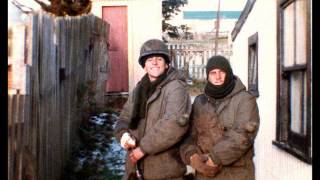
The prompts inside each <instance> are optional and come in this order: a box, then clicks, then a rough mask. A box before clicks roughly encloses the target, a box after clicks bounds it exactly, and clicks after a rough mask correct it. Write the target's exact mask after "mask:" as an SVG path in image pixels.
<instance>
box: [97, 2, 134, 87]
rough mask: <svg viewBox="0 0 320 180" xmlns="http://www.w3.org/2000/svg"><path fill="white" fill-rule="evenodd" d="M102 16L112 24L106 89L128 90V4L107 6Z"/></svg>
mask: <svg viewBox="0 0 320 180" xmlns="http://www.w3.org/2000/svg"><path fill="white" fill-rule="evenodd" d="M102 18H103V20H105V21H107V22H108V23H109V24H110V34H109V45H110V46H109V57H110V61H109V62H110V64H109V65H110V71H109V73H108V75H107V76H108V78H107V85H106V91H107V92H108V93H115V92H128V89H129V88H128V86H129V82H128V28H127V24H128V23H127V22H128V21H127V7H126V6H105V7H103V9H102Z"/></svg>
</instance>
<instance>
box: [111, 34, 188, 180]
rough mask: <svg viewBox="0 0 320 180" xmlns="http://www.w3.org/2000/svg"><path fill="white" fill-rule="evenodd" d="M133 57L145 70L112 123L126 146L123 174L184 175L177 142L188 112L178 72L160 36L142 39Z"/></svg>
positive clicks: (150, 176)
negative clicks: (115, 120)
mask: <svg viewBox="0 0 320 180" xmlns="http://www.w3.org/2000/svg"><path fill="white" fill-rule="evenodd" d="M138 61H139V64H140V65H141V66H142V68H143V69H144V70H145V72H146V74H145V75H144V76H143V77H142V79H141V80H140V81H139V82H138V84H137V85H136V87H135V88H134V89H133V91H132V92H130V94H129V97H128V100H127V102H126V104H125V105H124V108H123V110H122V112H121V114H120V116H119V120H118V121H117V123H116V128H115V135H116V138H117V140H118V141H119V142H120V144H121V146H122V147H123V148H124V149H126V150H127V151H128V153H127V160H126V174H125V176H124V179H139V178H140V179H141V175H142V176H143V178H144V179H173V180H174V179H177V180H178V179H184V178H183V175H184V174H185V172H186V166H185V165H184V164H183V162H182V160H181V159H180V156H179V144H180V143H181V140H182V137H183V136H184V135H185V133H186V132H187V130H188V127H189V122H188V119H189V115H190V112H191V102H190V97H189V95H188V92H187V90H186V83H185V80H184V77H183V75H182V74H179V73H178V71H177V70H176V69H174V68H173V67H171V66H170V56H169V50H168V48H167V46H166V45H165V44H164V43H163V42H162V41H161V40H158V39H151V40H148V41H146V42H145V43H144V44H143V45H142V47H141V50H140V57H139V60H138ZM137 170H138V171H137Z"/></svg>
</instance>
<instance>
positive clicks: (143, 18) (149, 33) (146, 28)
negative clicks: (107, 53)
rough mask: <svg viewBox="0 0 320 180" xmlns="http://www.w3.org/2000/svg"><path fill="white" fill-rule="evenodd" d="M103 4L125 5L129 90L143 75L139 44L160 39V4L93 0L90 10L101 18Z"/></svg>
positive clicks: (139, 0) (155, 0) (154, 0)
mask: <svg viewBox="0 0 320 180" xmlns="http://www.w3.org/2000/svg"><path fill="white" fill-rule="evenodd" d="M103 6H127V9H128V68H129V69H128V70H129V91H131V90H132V89H133V88H134V86H135V85H136V84H137V82H138V81H139V80H140V79H141V77H142V76H143V75H144V73H145V72H144V70H143V69H142V67H141V66H140V65H139V63H138V58H139V53H140V47H141V45H142V44H143V43H144V42H145V41H147V40H148V39H151V38H156V39H161V34H162V24H161V23H162V21H161V20H162V12H161V11H162V4H161V1H159V0H94V1H93V3H92V10H91V12H92V13H93V14H94V15H95V16H98V17H100V18H102V7H103Z"/></svg>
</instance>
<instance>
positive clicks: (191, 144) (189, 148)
mask: <svg viewBox="0 0 320 180" xmlns="http://www.w3.org/2000/svg"><path fill="white" fill-rule="evenodd" d="M196 103H197V99H195V102H194V103H193V105H192V111H191V115H190V128H189V130H188V132H187V135H186V138H185V139H184V140H183V142H182V145H181V146H180V156H181V159H182V161H183V162H184V163H185V164H190V156H191V155H192V154H194V153H196V152H197V149H198V148H197V145H196V140H197V131H196V128H195V125H194V121H195V119H196V113H195V111H196V109H195V104H196Z"/></svg>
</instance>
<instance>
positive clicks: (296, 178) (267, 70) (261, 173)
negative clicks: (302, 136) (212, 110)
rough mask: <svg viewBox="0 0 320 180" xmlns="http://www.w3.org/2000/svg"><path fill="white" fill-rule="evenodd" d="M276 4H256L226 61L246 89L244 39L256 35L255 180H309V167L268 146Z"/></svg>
mask: <svg viewBox="0 0 320 180" xmlns="http://www.w3.org/2000/svg"><path fill="white" fill-rule="evenodd" d="M276 8H277V1H270V0H269V1H266V0H256V2H255V4H254V7H253V9H252V10H251V12H250V14H249V16H248V18H247V19H246V21H245V23H244V25H243V26H242V29H241V31H240V32H239V33H238V35H237V37H236V39H235V40H234V42H233V54H232V56H231V58H230V61H231V66H232V68H233V70H234V74H236V75H238V76H239V77H240V78H241V80H242V81H243V83H244V84H245V85H246V86H247V82H248V80H247V79H248V38H249V37H250V36H251V35H253V34H254V33H256V32H258V39H259V40H258V72H259V75H258V77H259V81H258V84H259V93H260V96H259V97H258V99H257V103H258V107H259V114H260V128H259V132H258V135H257V138H256V140H255V158H254V162H255V167H256V179H257V180H269V179H273V180H301V179H303V180H309V179H312V166H311V165H309V164H307V163H304V162H302V161H300V160H298V159H297V158H296V157H294V156H292V155H290V154H289V153H286V152H284V151H283V150H280V149H279V148H277V147H276V146H274V145H272V141H273V140H275V139H276V87H277V85H276V80H277V75H276V73H277V39H276V38H277V36H276V35H277V34H276V31H277V24H276V22H277V12H276Z"/></svg>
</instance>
